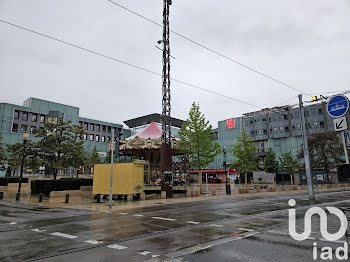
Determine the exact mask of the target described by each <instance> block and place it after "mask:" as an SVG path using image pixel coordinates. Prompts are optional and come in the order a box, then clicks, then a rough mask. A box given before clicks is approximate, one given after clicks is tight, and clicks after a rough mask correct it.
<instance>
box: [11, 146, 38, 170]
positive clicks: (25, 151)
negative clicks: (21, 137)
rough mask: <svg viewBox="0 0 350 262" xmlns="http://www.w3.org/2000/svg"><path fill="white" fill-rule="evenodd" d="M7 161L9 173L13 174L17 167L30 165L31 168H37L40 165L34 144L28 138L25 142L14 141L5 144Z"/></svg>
mask: <svg viewBox="0 0 350 262" xmlns="http://www.w3.org/2000/svg"><path fill="white" fill-rule="evenodd" d="M7 154H8V155H7V163H8V168H9V169H10V174H12V175H14V174H15V171H16V169H17V168H18V167H20V166H21V165H22V159H23V156H24V163H23V167H30V168H31V169H32V170H38V169H39V166H40V162H39V159H38V158H37V154H36V145H35V143H34V142H32V141H30V140H28V141H26V142H25V143H16V144H8V145H7Z"/></svg>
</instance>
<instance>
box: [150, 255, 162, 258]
mask: <svg viewBox="0 0 350 262" xmlns="http://www.w3.org/2000/svg"><path fill="white" fill-rule="evenodd" d="M156 257H160V255H152V258H156Z"/></svg>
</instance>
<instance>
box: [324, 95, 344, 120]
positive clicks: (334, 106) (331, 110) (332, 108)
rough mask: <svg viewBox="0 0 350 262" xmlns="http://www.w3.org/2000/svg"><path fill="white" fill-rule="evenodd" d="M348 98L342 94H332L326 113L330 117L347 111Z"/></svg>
mask: <svg viewBox="0 0 350 262" xmlns="http://www.w3.org/2000/svg"><path fill="white" fill-rule="evenodd" d="M348 109H349V100H348V99H347V97H345V96H343V95H337V96H333V97H332V98H331V99H330V100H329V101H328V104H327V111H328V114H329V115H330V116H332V117H342V116H344V115H345V114H346V112H348Z"/></svg>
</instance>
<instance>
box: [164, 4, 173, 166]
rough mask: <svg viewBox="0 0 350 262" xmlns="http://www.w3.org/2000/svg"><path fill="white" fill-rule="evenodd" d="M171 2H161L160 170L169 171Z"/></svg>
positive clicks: (170, 163)
mask: <svg viewBox="0 0 350 262" xmlns="http://www.w3.org/2000/svg"><path fill="white" fill-rule="evenodd" d="M171 4H172V0H163V5H164V7H163V40H162V42H163V86H162V117H161V122H162V131H163V132H162V148H161V170H162V171H169V170H171V168H172V159H171V130H170V126H171V122H170V119H171V118H170V113H171V103H170V102H171V96H170V41H169V35H170V29H169V7H170V5H171Z"/></svg>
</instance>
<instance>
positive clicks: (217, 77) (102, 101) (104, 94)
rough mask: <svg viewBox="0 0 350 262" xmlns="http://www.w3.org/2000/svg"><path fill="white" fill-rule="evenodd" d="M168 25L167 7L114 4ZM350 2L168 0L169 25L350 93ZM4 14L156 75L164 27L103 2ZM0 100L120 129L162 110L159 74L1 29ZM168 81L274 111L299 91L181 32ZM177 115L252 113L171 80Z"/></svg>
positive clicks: (290, 76) (298, 78)
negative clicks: (74, 112) (65, 109)
mask: <svg viewBox="0 0 350 262" xmlns="http://www.w3.org/2000/svg"><path fill="white" fill-rule="evenodd" d="M115 1H116V2H118V3H120V4H123V5H125V6H127V7H129V8H130V9H133V10H135V11H137V12H139V13H142V14H143V15H145V16H147V17H149V18H151V19H153V20H155V21H157V22H159V23H162V2H163V1H162V0H147V1H145V0H115ZM349 14H350V1H347V0H337V1H334V0H310V1H303V0H293V1H292V0H288V1H280V0H264V1H262V0H235V1H232V0H216V1H209V0H202V1H200V0H190V1H189V0H173V5H172V6H171V14H170V16H171V24H170V26H171V29H172V30H174V31H177V32H179V33H182V34H184V35H186V36H188V37H190V38H192V39H194V40H196V41H198V42H200V43H203V44H205V45H207V46H209V47H211V48H212V49H215V50H217V51H219V52H221V53H224V54H225V55H227V56H229V57H231V58H234V59H236V60H239V61H240V62H242V63H244V64H247V65H249V66H252V67H254V68H256V69H258V70H260V71H262V72H264V73H266V74H270V75H272V76H274V77H276V78H278V79H279V80H281V81H283V82H286V83H288V84H290V85H292V86H294V87H296V88H298V89H302V90H303V91H304V92H305V93H311V94H325V92H331V91H337V90H350V86H349V83H350V74H349V66H350V26H349V25H350V16H349ZM0 19H2V20H6V21H9V22H12V23H15V24H19V25H21V26H24V27H28V28H31V29H33V30H37V31H39V32H42V33H45V34H49V35H52V36H55V37H58V38H61V39H63V40H66V41H69V42H72V43H74V44H77V45H79V46H82V47H84V48H88V49H92V50H95V51H98V52H101V53H103V54H106V55H110V56H113V57H115V58H118V59H121V60H124V61H127V62H130V63H133V64H136V65H138V66H142V67H145V68H147V69H150V70H152V71H156V72H159V73H161V66H162V61H161V51H160V50H158V49H157V48H155V45H156V41H157V40H159V39H161V35H162V32H161V28H159V27H157V26H155V25H153V24H151V23H149V22H147V21H145V20H142V19H141V18H139V17H136V16H134V15H132V14H130V13H128V12H126V11H125V10H123V9H121V8H119V7H117V6H115V5H113V4H111V3H110V2H108V1H106V0H75V1H72V0H0ZM0 35H1V41H0V58H1V59H0V87H1V99H2V100H7V101H13V102H17V103H21V102H22V101H23V100H25V99H26V98H28V97H30V96H33V97H38V98H42V99H47V100H52V101H56V102H60V103H64V104H69V105H74V106H77V107H80V114H81V115H82V116H86V117H90V118H97V119H105V120H110V121H114V122H122V121H124V120H127V119H130V118H134V117H138V116H142V115H146V114H150V113H155V112H156V113H160V112H161V79H160V78H159V77H157V76H154V75H152V74H148V73H146V72H142V71H139V70H136V69H133V68H130V67H127V66H125V65H122V64H118V63H116V62H113V61H110V60H107V59H104V58H101V57H98V56H95V55H93V54H89V53H86V52H84V51H80V50H78V49H75V48H72V47H69V46H65V45H63V44H60V43H57V42H54V41H52V40H49V39H45V38H42V37H39V36H36V35H33V34H31V33H28V32H25V31H21V30H19V29H16V28H13V27H10V26H8V25H6V24H3V23H0ZM171 52H172V55H173V56H174V57H175V58H176V59H175V60H172V69H171V75H172V77H173V78H176V79H180V80H183V81H186V82H188V83H191V84H194V85H198V86H200V87H203V88H206V89H210V90H213V91H215V92H219V93H222V94H225V95H227V96H231V97H235V98H238V99H241V100H244V101H248V102H249V103H252V104H255V105H258V106H261V107H272V106H275V105H277V104H279V103H282V102H284V101H286V100H288V99H290V98H292V97H293V96H295V99H294V100H292V101H291V102H290V103H295V102H297V98H296V96H297V95H298V93H297V92H296V91H293V90H290V89H288V88H286V87H284V86H282V85H279V84H277V83H275V82H273V81H271V80H268V79H265V78H263V77H262V76H259V75H257V74H255V73H253V72H251V71H248V70H246V69H244V68H242V67H240V66H238V65H237V64H234V63H232V62H229V61H227V60H225V59H223V58H222V57H219V56H218V55H215V54H213V53H210V52H208V51H206V50H204V49H201V48H200V47H198V46H196V45H193V44H191V43H189V42H187V41H185V40H184V39H181V38H179V37H177V36H175V35H172V36H171ZM171 88H172V116H173V117H177V118H181V119H185V118H186V117H187V115H188V111H189V108H190V106H191V103H192V102H193V101H196V102H199V104H200V106H201V110H202V112H203V113H204V114H205V116H206V117H207V118H208V119H209V120H210V121H211V123H212V124H213V126H217V121H219V120H224V119H226V118H231V117H236V116H240V115H241V114H242V113H245V112H250V111H254V110H256V108H254V107H252V106H248V105H245V104H240V103H238V102H234V101H232V100H229V99H226V98H223V97H219V96H215V95H213V94H208V93H205V92H203V91H200V90H197V89H194V88H191V87H188V86H184V85H181V84H178V83H173V84H172V87H171Z"/></svg>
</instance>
